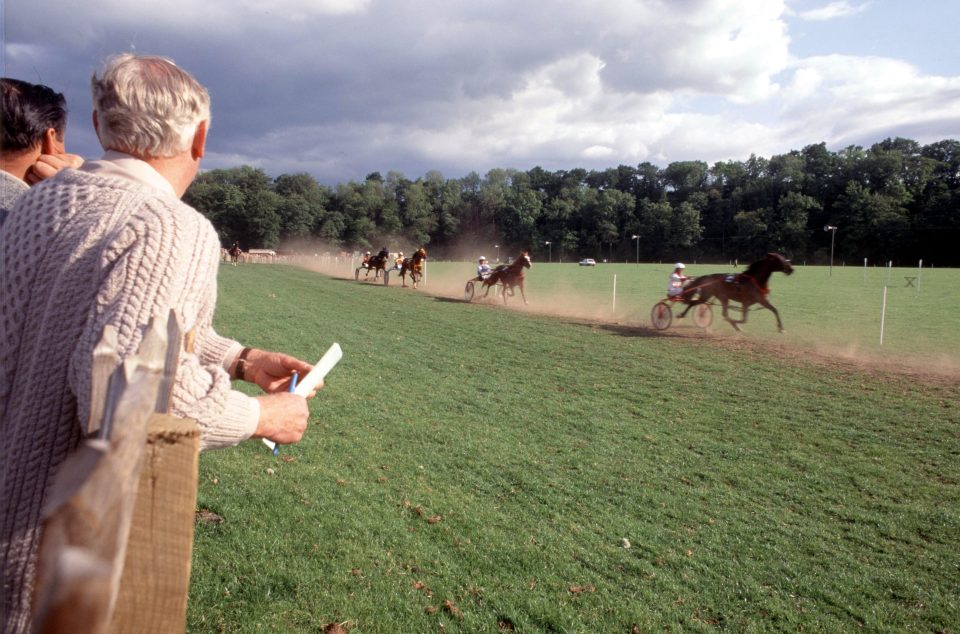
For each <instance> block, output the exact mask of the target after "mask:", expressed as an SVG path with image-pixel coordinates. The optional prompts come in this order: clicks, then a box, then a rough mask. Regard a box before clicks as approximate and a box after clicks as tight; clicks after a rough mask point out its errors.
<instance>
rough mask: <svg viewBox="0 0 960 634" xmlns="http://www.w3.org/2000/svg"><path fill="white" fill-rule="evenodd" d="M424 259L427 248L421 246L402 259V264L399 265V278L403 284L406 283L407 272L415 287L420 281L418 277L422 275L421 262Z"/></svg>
mask: <svg viewBox="0 0 960 634" xmlns="http://www.w3.org/2000/svg"><path fill="white" fill-rule="evenodd" d="M426 259H427V250H426V249H424V248H423V247H420V248H419V249H417V251H416V253H414V254H413V255H411V256H410V257H409V258H404V259H403V266H401V267H400V278H401V279H402V280H403V285H404V286H406V285H407V273H409V274H410V281H411V282H413V287H414V288H416V287H417V284H419V283H420V278H421V277H423V262H424V260H426Z"/></svg>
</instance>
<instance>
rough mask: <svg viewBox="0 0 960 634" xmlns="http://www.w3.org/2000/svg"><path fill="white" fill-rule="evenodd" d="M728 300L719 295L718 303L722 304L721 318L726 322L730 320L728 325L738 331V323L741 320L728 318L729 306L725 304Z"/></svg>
mask: <svg viewBox="0 0 960 634" xmlns="http://www.w3.org/2000/svg"><path fill="white" fill-rule="evenodd" d="M729 301H730V300H729V299H728V298H726V297H720V305H721V306H723V318H724V319H726V320H727V321H728V322H730V325H731V326H733V328H734V329H735V330H737V331H740V324H741V323H743V322H739V321H734V320H733V319H730V314H729V308H728V306H727V303H728V302H729Z"/></svg>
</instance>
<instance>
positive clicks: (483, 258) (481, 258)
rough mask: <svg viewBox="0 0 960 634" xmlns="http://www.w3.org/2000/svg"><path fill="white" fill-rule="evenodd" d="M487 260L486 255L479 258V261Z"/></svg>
mask: <svg viewBox="0 0 960 634" xmlns="http://www.w3.org/2000/svg"><path fill="white" fill-rule="evenodd" d="M486 261H487V258H485V257H484V256H482V255H481V256H480V259H479V260H477V262H486Z"/></svg>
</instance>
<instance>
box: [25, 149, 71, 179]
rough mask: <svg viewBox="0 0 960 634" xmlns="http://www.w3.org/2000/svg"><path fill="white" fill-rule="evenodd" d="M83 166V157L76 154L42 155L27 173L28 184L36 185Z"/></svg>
mask: <svg viewBox="0 0 960 634" xmlns="http://www.w3.org/2000/svg"><path fill="white" fill-rule="evenodd" d="M81 165H83V157H80V156H77V155H76V154H41V155H40V158H38V159H37V162H36V163H34V164H33V165H32V166H31V167H30V169H29V170H28V171H27V174H26V179H27V184H29V185H36V184H37V183H39V182H40V181H42V180H45V179H47V178H50V177H51V176H53V175H54V174H56V173H57V172H59V171H60V170H62V169H66V168H68V167H69V168H72V169H77V168H78V167H80V166H81Z"/></svg>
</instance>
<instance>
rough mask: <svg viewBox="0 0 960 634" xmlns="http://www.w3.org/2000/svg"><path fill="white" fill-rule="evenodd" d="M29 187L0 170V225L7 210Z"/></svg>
mask: <svg viewBox="0 0 960 634" xmlns="http://www.w3.org/2000/svg"><path fill="white" fill-rule="evenodd" d="M28 189H30V186H29V185H27V184H26V183H25V182H23V181H22V180H20V179H19V178H17V177H16V176H14V175H13V174H10V173H9V172H5V171H3V170H0V225H3V220H4V218H6V217H7V212H8V211H9V210H10V208H11V207H13V204H14V203H15V202H16V201H17V198H20V195H21V194H23V192H25V191H27V190H28Z"/></svg>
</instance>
